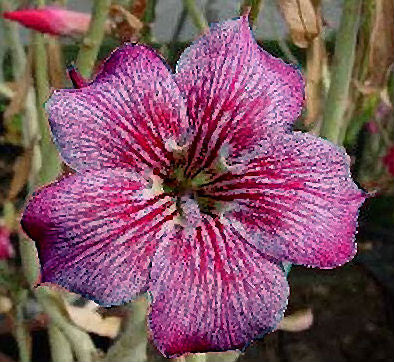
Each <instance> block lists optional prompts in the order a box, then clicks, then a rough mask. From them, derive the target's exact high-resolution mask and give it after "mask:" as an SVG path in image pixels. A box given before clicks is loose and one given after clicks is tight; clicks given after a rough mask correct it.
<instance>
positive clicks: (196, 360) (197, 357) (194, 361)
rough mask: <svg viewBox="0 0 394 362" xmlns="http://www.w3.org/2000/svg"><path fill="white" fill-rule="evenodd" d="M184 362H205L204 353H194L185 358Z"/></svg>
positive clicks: (205, 355)
mask: <svg viewBox="0 0 394 362" xmlns="http://www.w3.org/2000/svg"><path fill="white" fill-rule="evenodd" d="M185 361H186V362H207V361H208V360H207V354H206V353H194V354H191V355H189V356H187V357H186V358H185Z"/></svg>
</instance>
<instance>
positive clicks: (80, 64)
mask: <svg viewBox="0 0 394 362" xmlns="http://www.w3.org/2000/svg"><path fill="white" fill-rule="evenodd" d="M110 4H111V1H110V0H95V1H94V2H93V10H92V20H91V21H90V25H89V29H88V31H87V33H86V35H85V37H84V39H83V41H82V44H81V47H80V49H79V53H78V58H77V62H76V65H77V68H78V70H79V71H80V73H81V74H82V76H83V77H85V78H89V77H90V76H91V73H92V70H93V67H94V64H95V62H96V59H97V55H98V52H99V50H100V46H101V43H102V41H103V38H104V32H105V22H106V20H107V15H108V10H109V6H110Z"/></svg>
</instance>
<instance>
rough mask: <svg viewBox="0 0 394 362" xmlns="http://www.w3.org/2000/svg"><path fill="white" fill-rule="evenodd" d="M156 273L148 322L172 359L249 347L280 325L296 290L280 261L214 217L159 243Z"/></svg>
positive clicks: (154, 272)
mask: <svg viewBox="0 0 394 362" xmlns="http://www.w3.org/2000/svg"><path fill="white" fill-rule="evenodd" d="M151 279H152V281H151V286H150V288H149V289H150V291H151V293H152V297H153V303H152V309H151V314H150V317H149V324H150V327H151V329H152V333H153V338H154V341H155V344H156V346H157V348H158V349H159V350H160V351H161V352H162V353H163V354H164V355H165V356H167V357H175V356H178V355H181V354H183V353H187V352H207V351H224V350H229V349H237V348H239V349H242V348H244V347H246V346H247V345H248V344H249V343H250V342H251V341H252V340H253V339H256V338H259V337H262V336H263V335H264V334H265V333H267V332H268V331H270V330H272V329H273V328H275V326H276V325H277V323H278V322H279V320H280V319H281V317H282V316H283V312H284V309H285V307H286V304H287V297H288V294H289V289H288V285H287V281H286V279H285V276H284V272H283V270H282V269H281V268H280V267H279V266H278V265H277V264H274V263H271V262H269V261H268V260H266V259H264V258H263V257H262V256H261V254H260V253H259V252H258V251H257V250H256V249H255V248H254V247H253V246H250V245H249V244H247V243H243V242H242V241H241V240H239V238H238V237H237V236H235V235H234V234H233V233H231V231H230V230H228V229H227V228H226V227H224V225H223V224H222V223H221V222H220V221H218V219H212V218H210V217H208V216H207V217H206V219H205V220H204V221H203V222H202V223H201V224H200V226H199V227H197V228H192V229H187V228H186V229H178V230H177V231H176V232H174V234H173V236H172V238H170V237H169V238H167V240H166V242H163V243H162V244H160V246H159V248H158V250H157V253H156V254H155V256H154V258H153V263H152V271H151Z"/></svg>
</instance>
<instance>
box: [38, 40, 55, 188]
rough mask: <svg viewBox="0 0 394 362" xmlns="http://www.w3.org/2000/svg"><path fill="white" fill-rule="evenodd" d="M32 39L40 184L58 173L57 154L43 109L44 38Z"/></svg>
mask: <svg viewBox="0 0 394 362" xmlns="http://www.w3.org/2000/svg"><path fill="white" fill-rule="evenodd" d="M33 37H34V40H33V41H34V74H35V84H36V94H37V114H38V123H39V128H40V137H41V139H40V149H41V156H44V157H45V162H43V163H42V165H41V168H40V171H39V182H40V184H44V183H48V182H49V181H52V180H53V179H54V178H55V177H56V176H57V175H58V174H59V172H60V161H59V156H58V152H57V150H56V147H55V145H54V144H53V142H52V139H51V135H50V131H49V126H48V119H47V116H46V113H45V109H44V103H45V102H46V101H47V99H48V97H49V83H48V65H47V54H46V48H45V42H44V36H43V35H42V34H39V33H35V34H34V35H33Z"/></svg>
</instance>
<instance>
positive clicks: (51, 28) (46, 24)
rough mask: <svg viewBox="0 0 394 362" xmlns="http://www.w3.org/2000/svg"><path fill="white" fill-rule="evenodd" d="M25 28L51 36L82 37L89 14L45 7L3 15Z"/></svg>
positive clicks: (86, 28)
mask: <svg viewBox="0 0 394 362" xmlns="http://www.w3.org/2000/svg"><path fill="white" fill-rule="evenodd" d="M3 17H4V18H5V19H9V20H14V21H17V22H19V23H21V24H22V25H23V26H25V27H27V28H31V29H34V30H36V31H39V32H41V33H48V34H52V35H64V36H76V35H83V34H85V33H86V31H87V30H88V28H89V23H90V14H85V13H80V12H76V11H70V10H65V9H62V8H58V7H51V6H46V7H43V8H40V9H22V10H16V11H8V12H4V13H3Z"/></svg>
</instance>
